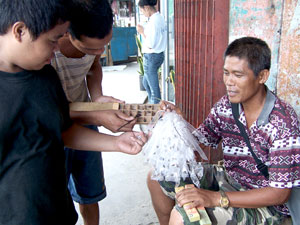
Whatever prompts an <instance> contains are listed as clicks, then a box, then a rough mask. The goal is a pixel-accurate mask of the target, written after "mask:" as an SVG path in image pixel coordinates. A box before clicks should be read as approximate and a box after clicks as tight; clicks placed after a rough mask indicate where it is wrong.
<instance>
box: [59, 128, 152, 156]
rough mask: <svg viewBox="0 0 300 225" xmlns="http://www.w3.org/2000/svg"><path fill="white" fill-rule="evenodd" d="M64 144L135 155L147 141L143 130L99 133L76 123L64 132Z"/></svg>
mask: <svg viewBox="0 0 300 225" xmlns="http://www.w3.org/2000/svg"><path fill="white" fill-rule="evenodd" d="M62 138H63V141H64V145H65V146H67V147H70V148H73V149H78V150H86V151H101V152H104V151H105V152H123V153H127V154H131V155H135V154H137V153H139V152H140V151H141V150H142V147H143V145H144V144H145V142H146V141H147V138H146V136H145V135H144V133H143V132H132V131H131V132H126V133H123V134H122V135H120V136H112V135H107V134H102V133H98V132H96V131H94V130H91V129H88V128H86V127H83V126H80V125H78V124H76V123H74V124H73V125H72V126H71V127H70V128H69V129H67V130H66V131H64V132H63V133H62Z"/></svg>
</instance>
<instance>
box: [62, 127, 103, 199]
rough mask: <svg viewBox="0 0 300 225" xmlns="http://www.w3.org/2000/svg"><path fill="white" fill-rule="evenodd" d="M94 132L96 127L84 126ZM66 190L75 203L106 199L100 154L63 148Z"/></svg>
mask: <svg viewBox="0 0 300 225" xmlns="http://www.w3.org/2000/svg"><path fill="white" fill-rule="evenodd" d="M86 127H88V128H90V129H92V130H96V131H98V129H97V126H92V125H89V126H86ZM65 155H66V170H67V179H68V189H69V191H70V194H71V196H72V199H73V200H74V201H75V202H78V203H80V204H93V203H96V202H98V201H100V200H102V199H104V198H105V197H106V188H105V182H104V174H103V165H102V155H101V152H93V151H79V150H74V149H70V148H65Z"/></svg>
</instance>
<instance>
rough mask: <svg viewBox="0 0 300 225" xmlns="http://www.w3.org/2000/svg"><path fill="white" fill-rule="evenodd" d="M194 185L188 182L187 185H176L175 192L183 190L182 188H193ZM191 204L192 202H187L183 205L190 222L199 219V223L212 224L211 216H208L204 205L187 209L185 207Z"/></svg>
mask: <svg viewBox="0 0 300 225" xmlns="http://www.w3.org/2000/svg"><path fill="white" fill-rule="evenodd" d="M193 186H194V185H193V184H187V185H185V186H180V187H175V192H176V193H177V192H179V191H181V190H182V189H185V188H191V187H193ZM190 204H191V203H187V204H184V205H183V208H184V211H185V213H186V215H187V217H188V218H189V220H190V222H197V221H199V223H197V224H200V225H211V221H210V219H209V216H208V214H207V212H206V210H205V208H204V207H202V206H198V207H197V209H196V208H191V209H186V208H185V207H186V206H187V205H190Z"/></svg>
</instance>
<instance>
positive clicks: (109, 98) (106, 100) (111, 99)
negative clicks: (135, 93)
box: [93, 95, 125, 104]
mask: <svg viewBox="0 0 300 225" xmlns="http://www.w3.org/2000/svg"><path fill="white" fill-rule="evenodd" d="M93 101H94V102H100V103H109V102H111V103H115V102H117V103H121V104H123V103H125V101H122V100H120V99H117V98H114V97H112V96H105V95H101V96H99V97H97V98H95V99H93Z"/></svg>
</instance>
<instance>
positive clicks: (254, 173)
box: [194, 90, 300, 213]
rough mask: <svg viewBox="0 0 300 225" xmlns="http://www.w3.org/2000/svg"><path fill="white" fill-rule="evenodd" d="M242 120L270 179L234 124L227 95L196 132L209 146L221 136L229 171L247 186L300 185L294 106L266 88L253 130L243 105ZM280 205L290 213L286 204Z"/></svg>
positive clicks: (299, 146) (299, 137) (299, 136)
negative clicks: (260, 169) (263, 100)
mask: <svg viewBox="0 0 300 225" xmlns="http://www.w3.org/2000/svg"><path fill="white" fill-rule="evenodd" d="M239 120H240V121H241V122H242V124H243V125H244V127H245V130H246V132H247V134H248V136H249V141H250V143H251V146H252V149H253V151H254V152H255V154H256V155H257V157H258V158H260V159H261V160H262V161H263V162H264V163H265V164H266V165H267V166H268V167H269V174H270V177H269V180H267V179H266V178H265V177H264V176H263V175H262V174H261V173H260V171H259V170H258V169H257V168H256V163H255V160H254V158H253V157H252V155H251V153H250V151H249V149H248V147H247V145H246V143H245V141H244V139H243V137H242V136H241V135H240V133H239V128H238V126H237V125H236V124H235V121H234V118H233V115H232V110H231V105H230V102H229V100H228V97H227V96H224V97H222V98H221V100H220V101H219V102H217V103H216V104H215V105H214V107H213V108H212V110H211V112H210V114H209V115H208V117H207V118H206V120H205V121H204V123H203V124H201V125H200V127H199V128H198V129H197V130H196V131H195V132H194V134H195V136H196V137H197V138H198V140H199V141H200V142H201V143H203V144H205V145H207V146H213V147H216V146H217V145H218V143H219V142H220V140H221V139H222V148H223V153H224V166H225V168H226V171H227V172H228V174H229V175H230V176H232V177H233V178H234V179H235V180H236V181H237V182H238V183H240V184H241V185H242V187H243V188H245V189H253V188H260V187H268V186H270V187H275V188H292V187H294V186H300V174H299V173H300V131H299V127H300V124H299V121H298V119H297V115H296V113H295V111H294V110H293V108H292V107H291V106H290V105H288V104H287V103H285V102H283V101H281V100H280V99H279V98H277V97H276V96H275V95H274V94H273V93H272V92H270V91H269V90H267V98H266V102H265V105H264V108H263V110H262V112H261V114H260V116H259V118H258V120H257V121H256V122H254V123H253V124H252V126H251V127H250V129H248V127H247V125H246V119H245V113H244V111H243V109H242V106H241V105H240V118H239ZM277 208H278V210H280V211H281V212H283V213H288V209H287V208H286V207H285V206H278V207H277Z"/></svg>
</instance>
